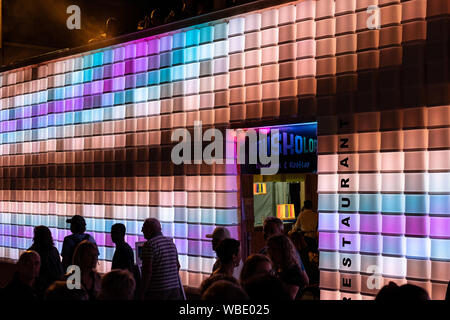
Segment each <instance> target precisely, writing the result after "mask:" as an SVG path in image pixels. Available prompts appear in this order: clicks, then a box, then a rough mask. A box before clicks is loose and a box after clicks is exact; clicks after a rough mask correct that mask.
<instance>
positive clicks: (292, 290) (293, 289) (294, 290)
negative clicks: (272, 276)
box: [286, 284, 299, 300]
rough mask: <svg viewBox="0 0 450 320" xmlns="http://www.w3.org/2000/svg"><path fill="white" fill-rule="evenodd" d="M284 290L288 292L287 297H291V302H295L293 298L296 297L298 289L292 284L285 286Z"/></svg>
mask: <svg viewBox="0 0 450 320" xmlns="http://www.w3.org/2000/svg"><path fill="white" fill-rule="evenodd" d="M286 288H287V290H288V292H289V296H290V297H291V300H295V297H296V296H297V292H298V289H299V287H298V286H296V285H293V284H286Z"/></svg>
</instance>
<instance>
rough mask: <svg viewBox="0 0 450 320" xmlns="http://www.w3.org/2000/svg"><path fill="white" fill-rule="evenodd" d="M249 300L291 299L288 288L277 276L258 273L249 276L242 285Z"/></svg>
mask: <svg viewBox="0 0 450 320" xmlns="http://www.w3.org/2000/svg"><path fill="white" fill-rule="evenodd" d="M242 287H243V288H244V290H245V292H247V294H248V296H249V297H250V300H254V301H261V300H262V301H287V300H291V296H290V294H289V290H288V289H287V287H286V285H285V284H284V283H283V281H281V280H280V279H279V278H278V277H277V276H275V275H271V274H260V275H256V276H254V277H251V278H249V279H248V280H247V281H245V282H244V283H243V285H242Z"/></svg>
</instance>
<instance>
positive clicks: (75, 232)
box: [61, 215, 97, 272]
mask: <svg viewBox="0 0 450 320" xmlns="http://www.w3.org/2000/svg"><path fill="white" fill-rule="evenodd" d="M66 222H67V223H70V231H71V232H72V234H71V235H70V236H66V237H65V238H64V242H63V246H62V250H61V256H62V264H63V268H64V272H66V271H67V267H68V266H70V265H71V264H72V258H73V254H74V251H75V248H76V246H77V245H78V244H79V243H80V242H81V241H83V240H87V241H89V242H92V243H93V244H95V245H97V244H96V243H95V240H94V238H92V237H91V236H90V235H89V234H87V233H85V232H86V220H84V218H83V217H82V216H80V215H75V216H73V217H72V218H71V219H67V220H66Z"/></svg>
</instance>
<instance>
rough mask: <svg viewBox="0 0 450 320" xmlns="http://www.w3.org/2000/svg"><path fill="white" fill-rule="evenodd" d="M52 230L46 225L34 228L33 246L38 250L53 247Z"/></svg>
mask: <svg viewBox="0 0 450 320" xmlns="http://www.w3.org/2000/svg"><path fill="white" fill-rule="evenodd" d="M53 245H54V242H53V237H52V232H51V231H50V229H49V228H48V227H46V226H37V227H35V228H34V236H33V248H35V249H36V250H48V249H50V248H51V247H53Z"/></svg>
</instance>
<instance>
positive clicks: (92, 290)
mask: <svg viewBox="0 0 450 320" xmlns="http://www.w3.org/2000/svg"><path fill="white" fill-rule="evenodd" d="M97 263H98V248H97V245H96V244H94V243H92V242H90V241H87V240H83V241H81V242H80V243H79V244H78V245H77V247H76V248H75V252H74V254H73V264H74V265H76V266H78V267H79V268H80V272H81V287H82V289H83V290H84V291H86V293H87V295H88V297H89V300H96V299H97V297H98V294H99V292H100V288H101V282H100V281H101V276H100V274H99V273H98V272H97ZM66 276H68V275H66Z"/></svg>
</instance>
